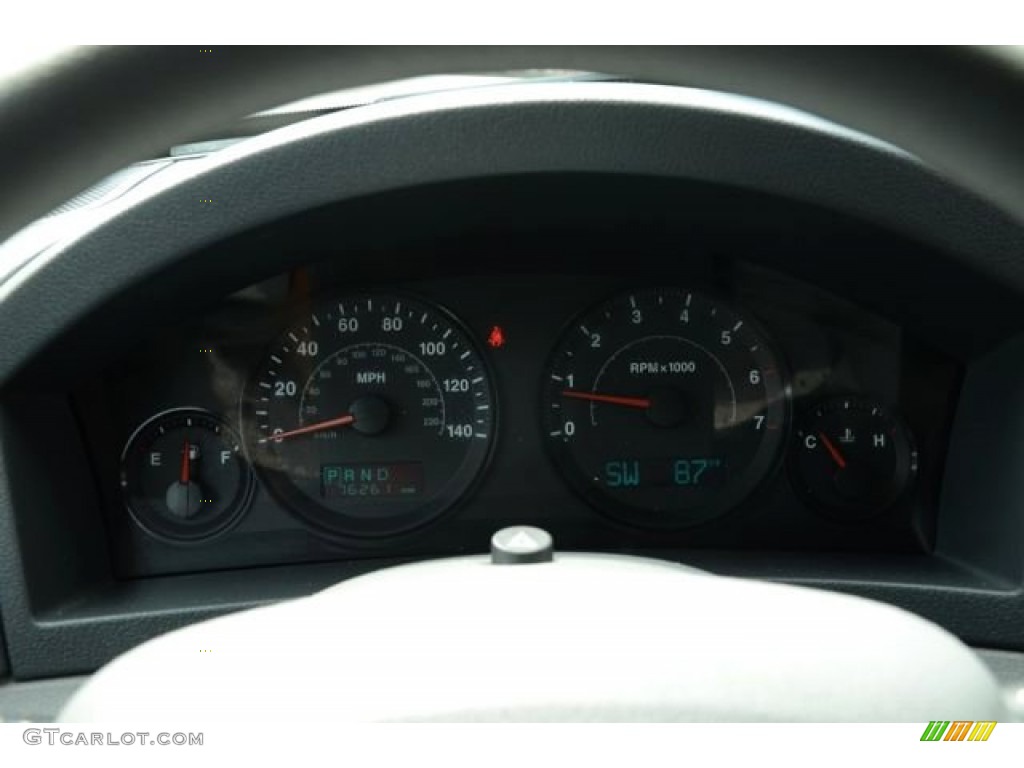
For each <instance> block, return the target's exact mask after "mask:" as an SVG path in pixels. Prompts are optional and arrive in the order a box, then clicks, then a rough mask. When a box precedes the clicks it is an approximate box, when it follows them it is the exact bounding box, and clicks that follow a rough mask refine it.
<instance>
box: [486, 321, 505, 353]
mask: <svg viewBox="0 0 1024 768" xmlns="http://www.w3.org/2000/svg"><path fill="white" fill-rule="evenodd" d="M487 346H489V347H490V348H491V349H498V348H499V347H503V346H505V332H504V331H503V330H501V326H500V325H496V326H494V327H493V328H491V332H490V333H489V334H487Z"/></svg>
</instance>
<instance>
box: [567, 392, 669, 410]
mask: <svg viewBox="0 0 1024 768" xmlns="http://www.w3.org/2000/svg"><path fill="white" fill-rule="evenodd" d="M562 397H572V398H575V399H577V400H590V401H592V402H595V403H610V404H612V405H624V406H626V407H627V408H650V407H651V401H650V400H648V399H647V398H646V397H621V396H620V395H602V394H599V393H597V392H577V391H576V390H573V389H563V390H562Z"/></svg>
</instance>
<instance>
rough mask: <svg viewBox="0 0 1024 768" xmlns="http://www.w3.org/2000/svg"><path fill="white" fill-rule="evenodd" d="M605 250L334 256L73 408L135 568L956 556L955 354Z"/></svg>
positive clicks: (173, 333) (718, 266)
mask: <svg viewBox="0 0 1024 768" xmlns="http://www.w3.org/2000/svg"><path fill="white" fill-rule="evenodd" d="M538 247H540V248H543V245H540V246H538ZM494 248H495V246H494V245H493V244H490V245H488V244H486V243H482V244H479V245H476V244H474V245H473V246H472V247H471V248H465V249H464V253H463V254H462V260H467V261H468V260H471V259H472V258H473V255H474V254H479V253H488V252H493V251H494ZM579 250H580V256H581V257H583V258H594V257H595V254H594V253H593V252H590V251H588V249H587V247H586V246H584V247H583V248H581V249H579ZM417 256H419V257H422V256H423V254H416V253H412V254H410V255H409V258H410V259H413V258H416V257H417ZM563 258H564V256H563ZM604 258H605V259H606V260H607V264H608V268H609V272H608V274H604V275H602V274H597V275H595V274H593V273H592V272H591V273H583V272H577V273H573V272H571V271H568V272H566V273H558V272H552V271H547V272H544V273H529V272H528V273H502V274H496V275H487V276H483V275H461V276H450V277H443V278H439V279H415V280H405V281H396V280H394V279H391V280H388V279H384V280H371V279H368V278H367V279H363V280H360V281H359V282H358V283H355V284H353V283H352V282H351V281H349V280H347V279H345V275H344V268H343V267H342V266H341V264H340V263H339V261H338V260H332V261H326V262H319V263H314V264H309V265H303V266H301V267H297V268H295V269H293V270H291V271H289V272H287V273H285V274H281V275H278V276H276V277H273V278H271V279H269V280H266V281H263V282H260V283H257V284H255V285H252V286H249V287H247V288H245V289H243V290H241V291H238V292H236V293H234V294H232V295H231V296H229V297H227V298H226V299H225V300H223V301H222V302H221V303H219V304H218V305H217V306H215V307H214V308H213V309H211V310H210V311H209V312H206V313H204V314H202V315H200V316H198V317H194V318H192V317H189V318H188V319H187V320H186V321H185V322H182V323H180V324H176V326H175V327H174V328H173V329H172V330H170V331H167V332H164V333H163V334H160V335H158V336H156V337H154V338H148V339H146V340H145V342H143V343H142V344H141V345H140V346H139V347H138V348H136V349H134V350H132V351H131V352H129V353H128V354H127V355H126V356H124V357H123V359H121V360H119V361H118V363H117V364H115V365H114V366H112V367H109V368H107V369H105V370H104V371H103V372H102V373H101V374H100V375H99V376H97V377H96V378H95V379H94V380H93V381H92V382H90V384H89V385H88V386H86V387H84V388H83V389H82V390H81V391H79V392H78V393H76V395H75V405H76V408H77V411H78V414H79V417H80V419H81V421H82V427H83V432H84V434H85V439H86V441H87V443H88V446H89V452H90V455H91V456H92V457H93V461H94V462H95V467H96V474H97V477H98V478H99V480H100V483H101V490H102V506H103V509H104V513H105V517H106V520H107V524H108V526H109V531H110V535H111V541H112V545H113V547H112V548H113V551H114V552H115V554H116V557H117V562H118V566H119V568H118V570H119V572H120V574H121V575H123V576H125V577H136V576H144V575H153V574H166V573H178V572H187V571H193V570H202V569H221V568H230V567H239V566H254V565H265V564H275V563H288V562H301V561H309V560H323V559H331V558H372V557H380V556H382V555H383V556H410V555H419V556H423V555H429V556H438V555H450V554H457V553H461V552H472V551H479V550H481V549H482V548H484V547H485V546H486V543H487V541H488V540H489V537H490V535H491V534H492V533H493V532H494V531H495V530H497V529H499V528H501V527H504V526H506V525H511V524H516V523H523V522H528V523H530V524H533V525H537V526H540V527H543V528H545V529H547V530H549V531H551V532H552V533H553V535H554V536H555V537H556V540H557V541H558V545H559V547H560V548H565V549H581V550H587V549H595V548H596V549H601V550H612V551H636V550H646V549H652V550H657V549H658V548H670V547H677V546H695V547H736V548H741V549H751V548H753V549H798V550H799V549H819V550H820V549H824V550H838V551H927V550H928V549H929V548H930V547H931V546H932V545H933V537H934V518H935V510H936V500H937V495H938V490H939V487H940V484H941V478H942V468H943V461H944V459H945V451H946V448H947V444H948V438H949V428H950V420H951V416H952V413H953V404H954V403H955V397H956V394H957V389H958V386H959V381H960V377H961V373H962V372H961V368H960V366H958V365H957V364H956V362H955V361H954V360H952V359H950V358H949V357H948V356H946V355H943V354H941V353H939V352H936V351H935V350H933V349H931V348H930V347H929V346H928V345H927V344H925V343H922V342H920V341H919V340H916V339H914V338H913V336H912V335H909V334H907V333H905V332H903V331H902V329H900V328H899V327H898V326H896V325H895V324H893V323H891V322H887V321H886V320H885V319H883V318H881V317H879V316H877V315H875V314H874V313H871V312H869V311H866V310H864V309H863V308H861V307H858V306H856V305H854V304H851V303H850V302H847V301H843V300H841V299H839V298H837V297H836V296H834V295H831V294H829V293H827V292H824V291H821V290H817V289H815V288H813V287H812V286H809V285H807V284H805V283H802V282H800V281H796V280H793V279H791V278H787V277H786V276H784V275H782V274H780V273H778V272H776V271H773V270H767V269H764V268H760V267H757V266H755V265H753V264H750V263H747V262H744V261H741V260H734V259H729V258H728V257H723V256H718V257H703V258H702V257H700V256H697V257H694V258H692V259H691V260H690V261H689V263H688V264H687V265H686V267H685V268H684V269H682V270H679V269H664V267H662V268H661V269H659V268H658V263H659V260H661V259H662V258H663V254H660V253H656V254H644V253H643V252H642V250H637V249H633V250H626V251H621V252H618V251H614V250H612V251H608V250H606V251H605V253H604ZM452 260H454V261H456V262H457V261H459V260H460V259H458V258H454V259H452ZM450 261H451V260H450ZM523 261H524V259H522V258H520V259H509V260H508V262H509V263H512V262H516V263H522V262H523ZM526 261H529V259H526ZM623 262H625V263H626V264H628V265H629V269H628V270H626V271H623V272H619V271H618V270H619V269H621V267H620V265H621V264H622V263H623ZM567 266H569V265H567ZM659 272H660V273H661V274H658V273H659Z"/></svg>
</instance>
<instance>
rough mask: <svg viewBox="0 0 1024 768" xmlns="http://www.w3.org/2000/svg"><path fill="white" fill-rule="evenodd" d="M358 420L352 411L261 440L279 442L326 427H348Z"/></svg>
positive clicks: (263, 441)
mask: <svg viewBox="0 0 1024 768" xmlns="http://www.w3.org/2000/svg"><path fill="white" fill-rule="evenodd" d="M355 420H356V417H355V416H353V415H352V414H351V413H346V414H345V415H344V416H339V417H338V418H336V419H328V420H327V421H318V422H317V423H316V424H310V425H308V426H305V427H299V428H298V429H293V430H290V431H288V432H281V433H279V434H276V435H271V436H270V437H264V438H262V439H261V440H260V442H261V443H265V442H267V441H268V440H273V441H275V442H277V441H278V440H285V439H287V438H289V437H297V436H298V435H308V434H309V433H310V432H320V431H322V430H325V429H331V428H332V427H346V426H348V425H349V424H351V423H352V422H354V421H355Z"/></svg>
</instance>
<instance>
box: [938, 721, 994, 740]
mask: <svg viewBox="0 0 1024 768" xmlns="http://www.w3.org/2000/svg"><path fill="white" fill-rule="evenodd" d="M995 727H996V723H995V722H992V721H980V722H974V721H973V720H956V721H953V722H950V721H949V720H932V721H931V722H930V723H928V725H927V726H926V727H925V729H924V733H922V734H921V741H965V740H966V741H988V737H989V736H991V735H992V731H993V730H995Z"/></svg>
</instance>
